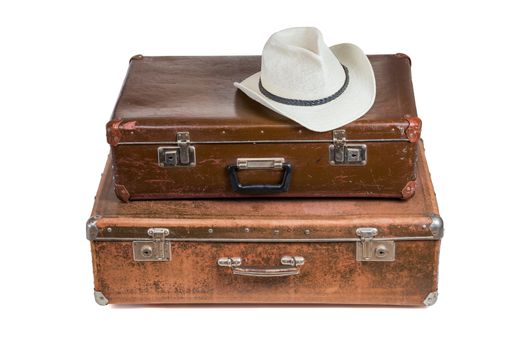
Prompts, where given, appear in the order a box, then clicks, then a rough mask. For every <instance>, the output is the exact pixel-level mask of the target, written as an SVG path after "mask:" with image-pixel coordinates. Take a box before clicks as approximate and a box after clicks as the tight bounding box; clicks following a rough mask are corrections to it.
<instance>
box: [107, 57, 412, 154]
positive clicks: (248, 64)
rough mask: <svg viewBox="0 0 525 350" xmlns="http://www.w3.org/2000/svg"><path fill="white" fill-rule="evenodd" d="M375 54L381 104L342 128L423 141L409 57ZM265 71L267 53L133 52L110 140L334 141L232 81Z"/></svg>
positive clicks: (363, 136) (358, 137) (352, 136)
mask: <svg viewBox="0 0 525 350" xmlns="http://www.w3.org/2000/svg"><path fill="white" fill-rule="evenodd" d="M369 58H370V62H371V63H372V66H373V68H374V72H375V77H376V91H377V92H376V100H375V103H374V105H373V106H372V108H371V109H370V110H369V111H368V112H367V113H366V114H365V115H364V116H363V117H361V118H359V119H358V120H356V121H354V122H352V123H350V124H347V125H345V126H343V127H341V128H339V129H338V130H345V131H346V139H347V140H355V141H366V140H395V141H398V140H399V141H410V142H415V141H417V139H418V138H419V134H420V130H421V122H420V120H419V119H418V118H417V112H416V106H415V101H414V94H413V89H412V80H411V71H410V58H408V56H406V55H404V54H395V55H372V56H369ZM259 70H260V56H172V57H145V56H141V55H138V56H134V57H132V59H131V60H130V65H129V69H128V74H127V76H126V79H125V82H124V85H123V87H122V91H121V94H120V96H119V98H118V101H117V104H116V107H115V110H114V113H113V116H112V120H111V121H110V122H109V123H108V124H107V136H108V143H110V144H111V145H117V144H122V143H144V142H145V143H175V142H176V139H177V132H189V138H190V142H191V143H199V142H228V143H235V142H249V141H253V142H264V141H269V142H290V141H299V142H300V141H318V142H323V141H325V142H332V141H333V138H334V134H333V132H332V131H328V132H313V131H310V130H308V129H306V128H304V127H302V126H301V125H299V124H297V123H295V122H294V121H292V120H290V119H288V118H285V117H283V116H281V115H279V114H278V113H275V112H273V111H272V110H270V109H268V108H266V107H264V106H262V105H260V104H259V103H257V102H255V101H253V100H252V99H250V98H249V97H248V96H246V95H245V94H244V93H242V92H241V91H240V90H238V89H237V88H236V87H234V86H233V83H234V82H235V81H242V80H243V79H245V78H246V77H248V76H250V75H251V74H253V73H256V72H258V71H259Z"/></svg>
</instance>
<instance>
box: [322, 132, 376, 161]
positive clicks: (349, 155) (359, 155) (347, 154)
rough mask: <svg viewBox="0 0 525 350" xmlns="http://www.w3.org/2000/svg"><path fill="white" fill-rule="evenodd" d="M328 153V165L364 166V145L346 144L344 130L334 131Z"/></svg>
mask: <svg viewBox="0 0 525 350" xmlns="http://www.w3.org/2000/svg"><path fill="white" fill-rule="evenodd" d="M328 151H329V160H330V165H366V158H367V151H366V145H365V144H351V143H346V131H345V130H334V132H333V144H331V145H330V146H329V148H328Z"/></svg>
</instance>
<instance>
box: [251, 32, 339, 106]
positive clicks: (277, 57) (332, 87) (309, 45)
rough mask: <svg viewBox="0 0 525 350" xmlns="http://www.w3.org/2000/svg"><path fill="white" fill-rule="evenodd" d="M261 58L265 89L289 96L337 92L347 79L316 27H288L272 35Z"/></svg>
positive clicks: (314, 96)
mask: <svg viewBox="0 0 525 350" xmlns="http://www.w3.org/2000/svg"><path fill="white" fill-rule="evenodd" d="M261 61H262V62H261V83H262V84H263V86H264V88H265V89H266V90H268V91H269V92H271V93H272V94H274V95H277V96H280V97H284V98H288V99H300V100H316V99H321V98H325V97H327V96H330V95H332V94H334V93H336V92H337V91H338V90H339V89H340V88H341V86H342V85H343V84H344V82H345V78H346V76H345V72H344V70H343V68H342V66H341V63H340V62H339V60H338V59H337V57H336V56H335V55H334V53H333V52H332V50H330V48H329V47H328V46H326V44H325V43H324V41H323V36H322V34H321V32H320V31H319V30H318V29H317V28H311V27H301V28H289V29H285V30H282V31H280V32H277V33H275V34H273V35H272V36H271V37H270V38H269V39H268V41H267V42H266V45H265V46H264V49H263V53H262V60H261Z"/></svg>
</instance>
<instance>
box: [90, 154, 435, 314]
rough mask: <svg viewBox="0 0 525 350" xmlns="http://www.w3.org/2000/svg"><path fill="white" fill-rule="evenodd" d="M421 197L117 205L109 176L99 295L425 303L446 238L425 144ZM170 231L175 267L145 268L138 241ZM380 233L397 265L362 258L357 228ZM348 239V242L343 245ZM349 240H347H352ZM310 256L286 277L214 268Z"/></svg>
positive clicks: (97, 246)
mask: <svg viewBox="0 0 525 350" xmlns="http://www.w3.org/2000/svg"><path fill="white" fill-rule="evenodd" d="M419 149H420V150H421V151H420V154H419V158H420V160H419V162H418V174H419V176H418V180H417V182H416V184H415V185H416V187H417V189H416V193H415V195H414V197H413V198H411V199H410V200H407V201H400V200H395V199H280V200H271V199H243V200H236V199H233V200H225V199H222V200H219V199H215V200H177V201H162V200H159V201H135V202H130V203H122V202H120V201H119V200H118V199H117V197H116V196H115V194H114V191H113V188H112V183H111V177H112V173H111V167H110V162H111V161H109V162H108V166H107V167H106V170H105V172H104V174H103V177H102V181H101V185H100V188H99V191H98V193H97V197H96V201H95V205H94V208H93V212H92V216H93V217H95V216H96V217H97V224H96V225H97V228H98V233H97V235H96V237H94V238H93V241H92V242H91V247H92V257H93V271H94V282H95V290H97V291H100V292H102V293H103V294H104V296H105V297H106V298H107V299H108V300H109V302H110V303H124V304H150V303H153V304H155V303H257V304H259V303H277V304H279V303H314V304H324V303H329V304H377V305H423V301H424V299H425V298H426V296H427V295H428V294H429V293H430V292H434V291H436V290H437V276H438V261H439V247H440V240H439V239H435V240H433V239H432V240H422V239H417V237H429V236H432V233H431V230H430V225H431V222H432V220H431V216H432V215H439V211H438V207H437V202H436V198H435V194H434V190H433V187H432V182H431V179H430V174H429V171H428V168H427V164H426V160H425V158H424V154H423V147H422V145H420V147H419ZM151 227H165V228H169V230H170V235H168V237H169V238H171V239H173V241H172V242H171V254H172V259H171V261H166V262H138V261H134V259H133V250H132V240H144V239H148V235H147V230H148V228H151ZM358 227H376V228H377V229H378V235H377V237H378V238H402V237H408V238H412V239H415V240H401V241H399V240H398V241H396V242H395V250H396V253H395V261H392V262H387V261H380V262H360V261H356V245H357V243H356V242H355V241H351V239H354V240H355V239H356V238H357V235H356V229H357V228H358ZM345 239H346V240H347V241H345ZM348 239H350V240H348ZM284 255H298V256H302V257H304V258H305V264H304V266H301V267H300V274H299V275H296V276H288V277H271V278H269V277H266V278H260V277H247V276H238V275H233V274H232V271H231V270H230V268H227V267H221V266H218V265H217V260H218V259H219V258H221V257H236V256H238V257H241V258H242V259H243V262H242V265H243V266H263V267H272V266H279V261H280V258H281V257H282V256H284Z"/></svg>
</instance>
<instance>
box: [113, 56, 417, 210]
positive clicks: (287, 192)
mask: <svg viewBox="0 0 525 350" xmlns="http://www.w3.org/2000/svg"><path fill="white" fill-rule="evenodd" d="M370 61H371V63H372V66H373V68H374V71H375V77H376V81H377V83H376V85H377V97H376V101H375V104H374V106H373V107H372V109H371V110H370V111H369V112H368V113H367V114H366V115H365V116H363V117H362V118H360V119H358V120H357V121H354V122H353V123H350V124H348V125H346V126H344V127H341V128H339V129H337V130H333V131H330V132H321V133H317V132H312V131H309V130H307V129H305V128H304V127H301V126H300V125H299V124H296V123H295V122H293V121H291V120H289V119H287V118H284V117H282V116H280V115H278V114H277V113H275V112H273V111H271V110H269V109H267V108H265V107H263V106H261V105H259V104H258V103H256V102H254V101H253V100H251V99H250V98H249V97H247V96H245V95H244V94H243V93H242V92H240V91H238V90H237V89H236V88H235V87H234V86H233V82H234V81H241V80H242V79H244V78H246V77H247V76H249V75H250V74H252V73H254V72H256V71H258V70H260V56H230V57H143V56H140V55H139V56H135V57H133V58H132V59H131V61H130V65H129V70H128V74H127V77H126V80H125V82H124V86H123V88H122V91H121V94H120V96H119V98H118V102H117V104H116V107H115V110H114V113H113V116H112V119H111V121H110V122H109V123H108V124H107V140H108V142H109V144H110V145H111V153H112V157H113V158H112V159H113V166H114V176H115V180H114V183H115V190H116V193H117V196H118V197H119V198H120V199H121V200H123V201H128V200H134V199H169V198H172V199H175V198H219V197H248V196H253V195H257V196H261V197H394V198H409V197H411V196H412V195H413V194H414V189H415V186H414V184H415V182H414V181H415V177H416V174H415V166H416V154H417V140H418V139H419V135H420V131H421V121H420V119H419V118H418V117H417V112H416V107H415V102H414V95H413V90H412V81H411V71H410V59H409V58H408V57H407V56H406V55H403V54H396V55H377V56H370Z"/></svg>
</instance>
